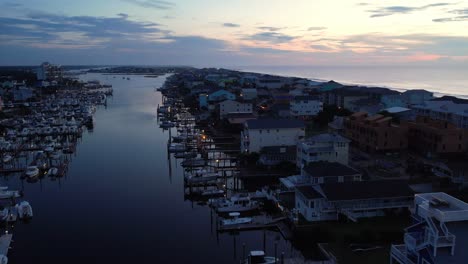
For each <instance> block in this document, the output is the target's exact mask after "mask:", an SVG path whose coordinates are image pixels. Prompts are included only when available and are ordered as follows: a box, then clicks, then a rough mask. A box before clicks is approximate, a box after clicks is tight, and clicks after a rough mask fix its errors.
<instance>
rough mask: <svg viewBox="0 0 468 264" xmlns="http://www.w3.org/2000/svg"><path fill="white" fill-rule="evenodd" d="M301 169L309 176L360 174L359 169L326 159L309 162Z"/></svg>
mask: <svg viewBox="0 0 468 264" xmlns="http://www.w3.org/2000/svg"><path fill="white" fill-rule="evenodd" d="M303 170H304V171H305V172H307V174H309V175H310V176H311V177H336V176H347V175H356V174H360V173H359V171H357V170H355V169H353V168H351V167H349V166H346V165H344V164H341V163H338V162H328V161H317V162H311V163H309V164H307V165H306V166H305V167H304V168H303Z"/></svg>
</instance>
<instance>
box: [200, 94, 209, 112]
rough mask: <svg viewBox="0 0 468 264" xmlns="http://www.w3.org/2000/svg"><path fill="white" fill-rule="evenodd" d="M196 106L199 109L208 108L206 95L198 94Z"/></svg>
mask: <svg viewBox="0 0 468 264" xmlns="http://www.w3.org/2000/svg"><path fill="white" fill-rule="evenodd" d="M198 104H199V107H200V109H201V108H208V95H207V94H204V93H203V94H200V95H199V96H198Z"/></svg>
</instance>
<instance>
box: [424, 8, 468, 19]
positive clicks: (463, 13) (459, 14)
mask: <svg viewBox="0 0 468 264" xmlns="http://www.w3.org/2000/svg"><path fill="white" fill-rule="evenodd" d="M449 13H451V14H454V15H456V16H452V17H444V18H436V19H433V20H432V21H433V22H458V21H468V8H465V9H455V10H452V11H450V12H449Z"/></svg>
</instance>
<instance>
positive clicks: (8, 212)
mask: <svg viewBox="0 0 468 264" xmlns="http://www.w3.org/2000/svg"><path fill="white" fill-rule="evenodd" d="M0 218H1V220H2V221H3V222H15V221H16V219H17V218H18V210H17V209H16V208H15V207H6V208H4V209H3V210H2V211H0Z"/></svg>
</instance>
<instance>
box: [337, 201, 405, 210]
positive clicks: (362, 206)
mask: <svg viewBox="0 0 468 264" xmlns="http://www.w3.org/2000/svg"><path fill="white" fill-rule="evenodd" d="M405 206H411V202H410V201H398V202H381V203H365V204H353V205H352V206H346V205H344V206H342V208H343V209H378V208H390V207H405Z"/></svg>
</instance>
